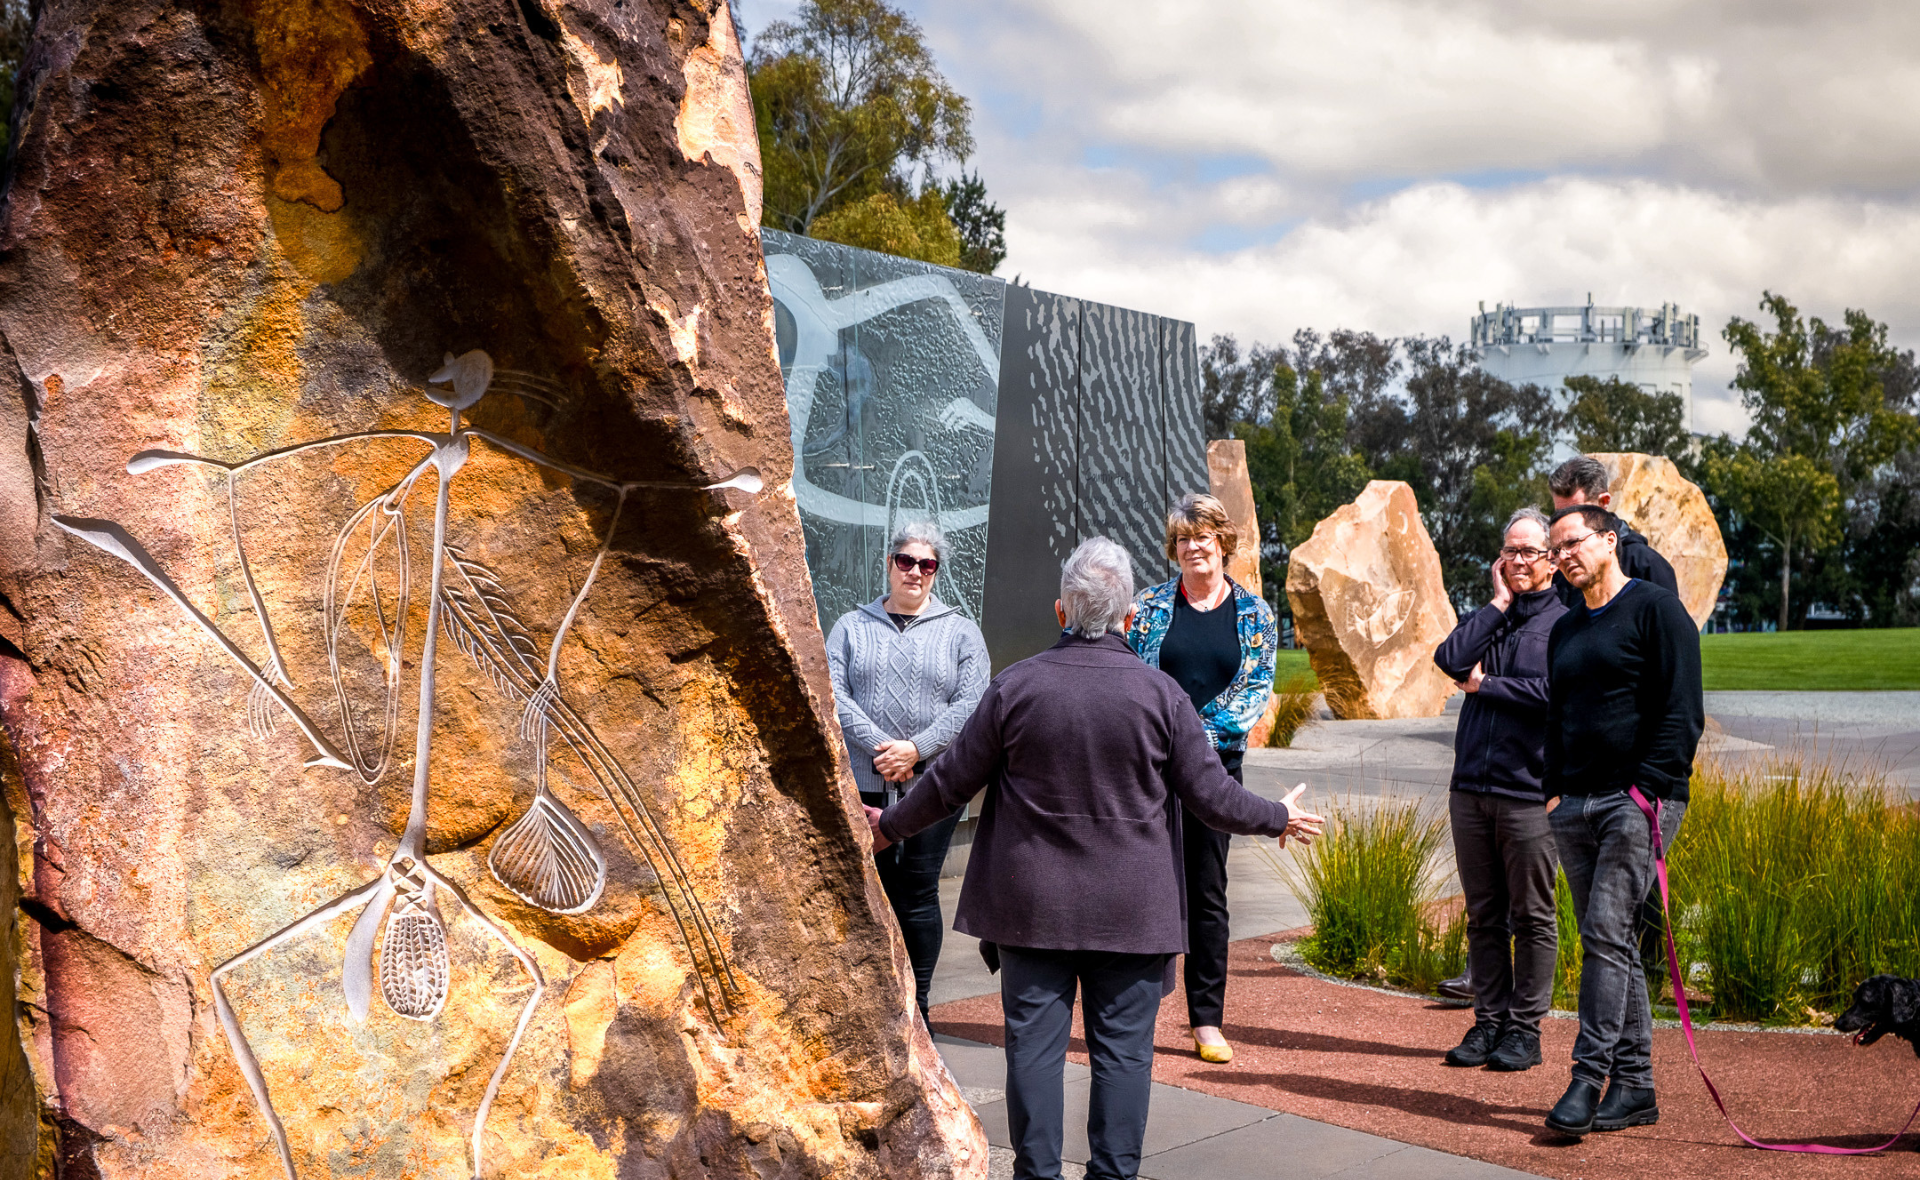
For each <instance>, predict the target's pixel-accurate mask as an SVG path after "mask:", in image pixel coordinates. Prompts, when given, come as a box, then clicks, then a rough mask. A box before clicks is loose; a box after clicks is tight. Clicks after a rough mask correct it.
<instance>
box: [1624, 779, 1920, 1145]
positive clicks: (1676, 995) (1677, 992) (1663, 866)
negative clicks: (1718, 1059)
mask: <svg viewBox="0 0 1920 1180" xmlns="http://www.w3.org/2000/svg"><path fill="white" fill-rule="evenodd" d="M1627 794H1629V795H1631V796H1632V797H1633V801H1634V803H1635V805H1637V806H1638V807H1639V808H1640V810H1641V811H1643V812H1645V813H1646V816H1647V823H1648V825H1649V826H1650V827H1651V828H1652V830H1653V871H1654V874H1655V876H1657V877H1658V878H1659V879H1660V909H1661V910H1662V912H1663V913H1664V914H1665V915H1666V919H1667V970H1668V972H1669V973H1671V974H1672V976H1673V1003H1674V1007H1676V1008H1678V1009H1679V1010H1680V1028H1681V1031H1683V1032H1685V1033H1686V1034H1687V1052H1688V1053H1690V1054H1692V1055H1693V1068H1695V1069H1697V1070H1699V1071H1700V1080H1701V1081H1703V1082H1705V1083H1706V1084H1707V1093H1709V1094H1711V1095H1713V1104H1714V1105H1715V1106H1717V1107H1719V1108H1720V1117H1721V1118H1723V1119H1725V1120H1727V1126H1729V1127H1732V1128H1733V1133H1734V1134H1736V1135H1738V1136H1740V1138H1742V1139H1744V1140H1745V1141H1746V1143H1747V1146H1749V1147H1758V1148H1760V1149H1761V1150H1762V1151H1797V1152H1803V1153H1811V1154H1815V1155H1872V1154H1873V1153H1874V1152H1876V1151H1885V1150H1886V1149H1887V1148H1889V1147H1892V1146H1893V1145H1894V1144H1895V1143H1898V1142H1899V1141H1900V1137H1901V1136H1902V1135H1905V1134H1906V1133H1907V1128H1908V1127H1911V1126H1913V1120H1914V1119H1916V1118H1920V1105H1916V1106H1915V1107H1914V1108H1913V1113H1912V1114H1910V1115H1908V1116H1907V1121H1906V1123H1905V1124H1903V1125H1902V1126H1901V1128H1900V1129H1899V1130H1898V1131H1895V1132H1894V1133H1893V1138H1891V1139H1889V1140H1887V1141H1886V1142H1885V1143H1882V1144H1880V1145H1879V1146H1878V1147H1828V1146H1826V1145H1825V1144H1821V1143H1762V1142H1760V1141H1759V1140H1758V1139H1755V1138H1754V1137H1753V1136H1751V1135H1749V1134H1747V1133H1746V1132H1745V1131H1742V1130H1741V1129H1740V1124H1738V1123H1736V1122H1734V1121H1733V1116H1732V1115H1730V1114H1728V1113H1727V1104H1726V1103H1725V1102H1724V1101H1722V1100H1721V1098H1720V1091H1719V1090H1716V1089H1715V1088H1714V1085H1713V1079H1712V1078H1710V1077H1708V1076H1707V1067H1706V1066H1704V1065H1701V1064H1700V1047H1699V1046H1698V1045H1697V1044H1695V1043H1694V1039H1693V1017H1692V1015H1690V1014H1689V1013H1688V1011H1687V988H1686V984H1685V983H1684V982H1683V981H1682V980H1681V978H1680V955H1679V953H1678V952H1677V951H1675V950H1674V948H1673V910H1672V902H1671V900H1670V899H1669V897H1668V896H1667V841H1666V838H1665V837H1664V836H1662V835H1661V834H1660V807H1659V804H1658V803H1649V802H1647V797H1646V796H1645V795H1643V794H1641V793H1640V788H1639V787H1628V788H1627Z"/></svg>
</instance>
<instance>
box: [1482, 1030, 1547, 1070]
mask: <svg viewBox="0 0 1920 1180" xmlns="http://www.w3.org/2000/svg"><path fill="white" fill-rule="evenodd" d="M1539 1064H1540V1034H1539V1033H1535V1032H1528V1031H1527V1030H1526V1029H1524V1028H1521V1027H1520V1026H1519V1025H1512V1024H1510V1025H1508V1026H1507V1030H1506V1031H1505V1032H1503V1033H1501V1034H1500V1043H1499V1044H1497V1045H1495V1046H1494V1047H1493V1052H1491V1053H1489V1054H1487V1068H1488V1069H1497V1070H1500V1071H1502V1072H1505V1073H1519V1072H1521V1071H1522V1070H1528V1069H1532V1068H1533V1067H1534V1066H1536V1065H1539Z"/></svg>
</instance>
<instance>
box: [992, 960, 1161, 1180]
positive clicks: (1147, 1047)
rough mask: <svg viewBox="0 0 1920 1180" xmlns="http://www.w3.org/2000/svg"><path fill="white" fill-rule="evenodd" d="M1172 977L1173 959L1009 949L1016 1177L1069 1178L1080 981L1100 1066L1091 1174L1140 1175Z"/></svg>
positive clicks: (1005, 979)
mask: <svg viewBox="0 0 1920 1180" xmlns="http://www.w3.org/2000/svg"><path fill="white" fill-rule="evenodd" d="M1166 974H1167V956H1165V955H1128V954H1121V953H1119V952H1115V951H1053V950H1025V949H1021V948H1019V947H1007V946H1003V947H1001V948H1000V1008H1001V1011H1002V1012H1004V1013H1005V1015H1006V1021H1007V1130H1008V1133H1009V1134H1010V1135H1011V1136H1012V1138H1013V1151H1014V1158H1013V1176H1014V1180H1059V1178H1060V1144H1061V1139H1062V1137H1063V1136H1064V1135H1065V1133H1066V1120H1067V1114H1066V1085H1065V1073H1066V1064H1067V1041H1068V1037H1069V1035H1070V1034H1071V1032H1072V1031H1073V997H1074V990H1075V988H1076V986H1077V987H1078V989H1079V992H1080V995H1081V997H1082V998H1083V1001H1084V1003H1085V1011H1084V1015H1085V1017H1086V1031H1087V1056H1088V1058H1089V1059H1090V1064H1091V1065H1092V1067H1093V1086H1092V1090H1091V1091H1090V1093H1089V1095H1088V1102H1087V1145H1088V1150H1089V1154H1090V1155H1091V1157H1092V1158H1090V1159H1089V1160H1088V1161H1087V1180H1133V1178H1134V1177H1135V1176H1137V1175H1138V1174H1139V1172H1140V1144H1141V1142H1142V1140H1144V1139H1145V1138H1146V1133H1147V1102H1148V1099H1149V1098H1150V1097H1151V1096H1152V1092H1153V1020H1154V1017H1155V1016H1156V1015H1157V1014H1158V1013H1159V1011H1160V999H1161V995H1162V989H1163V986H1164V982H1165V980H1166Z"/></svg>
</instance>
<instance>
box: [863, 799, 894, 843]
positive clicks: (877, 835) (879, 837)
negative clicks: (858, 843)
mask: <svg viewBox="0 0 1920 1180" xmlns="http://www.w3.org/2000/svg"><path fill="white" fill-rule="evenodd" d="M860 810H862V811H864V812H866V813H867V831H869V832H872V833H873V850H874V851H875V852H883V851H885V850H886V849H888V848H891V847H893V841H891V840H889V839H887V837H886V833H884V832H882V831H881V830H880V809H879V808H878V807H869V806H867V805H866V804H865V803H862V804H861V805H860Z"/></svg>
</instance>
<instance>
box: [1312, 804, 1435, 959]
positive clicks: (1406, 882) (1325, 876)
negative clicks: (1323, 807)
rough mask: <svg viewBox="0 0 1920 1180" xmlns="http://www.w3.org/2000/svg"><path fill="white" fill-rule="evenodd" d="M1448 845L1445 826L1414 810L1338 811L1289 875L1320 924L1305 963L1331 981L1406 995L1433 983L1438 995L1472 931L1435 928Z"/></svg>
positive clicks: (1380, 807)
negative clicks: (1389, 987)
mask: <svg viewBox="0 0 1920 1180" xmlns="http://www.w3.org/2000/svg"><path fill="white" fill-rule="evenodd" d="M1446 841H1447V820H1446V817H1445V816H1444V815H1439V816H1431V817H1423V816H1422V815H1421V814H1420V807H1419V805H1418V804H1417V803H1415V802H1411V801H1405V802H1403V801H1397V800H1381V801H1379V802H1377V803H1375V804H1373V805H1367V804H1366V803H1364V802H1362V803H1358V804H1347V805H1343V806H1340V807H1336V808H1333V809H1332V814H1330V815H1329V816H1328V817H1327V825H1326V830H1325V831H1324V832H1323V833H1322V834H1321V836H1320V837H1319V838H1318V839H1317V840H1315V841H1314V842H1313V844H1312V845H1310V846H1307V847H1303V848H1300V849H1298V851H1296V852H1295V853H1294V856H1293V859H1292V863H1291V865H1289V866H1285V867H1283V868H1282V869H1281V874H1282V877H1283V879H1284V880H1285V881H1286V882H1287V885H1288V887H1289V888H1291V889H1292V890H1293V893H1294V896H1296V897H1298V898H1299V899H1300V902H1301V904H1302V905H1303V906H1305V907H1306V910H1307V914H1308V916H1309V917H1311V918H1312V920H1313V934H1312V936H1311V937H1309V938H1307V939H1305V940H1303V942H1302V943H1301V946H1300V952H1301V954H1302V956H1303V957H1304V958H1305V959H1306V961H1307V962H1308V963H1309V964H1310V965H1312V966H1313V967H1315V968H1316V969H1318V970H1321V971H1325V972H1327V973H1328V974H1331V975H1343V976H1347V977H1349V978H1355V979H1363V978H1364V979H1376V980H1382V981H1385V982H1390V983H1398V984H1402V985H1403V986H1404V985H1408V984H1410V983H1413V982H1416V981H1418V980H1426V977H1427V976H1432V979H1430V980H1426V985H1427V986H1429V987H1430V986H1431V985H1432V983H1433V982H1435V981H1437V980H1438V979H1440V978H1444V977H1445V975H1447V974H1453V973H1454V971H1456V970H1457V966H1451V965H1450V963H1449V961H1450V960H1459V959H1461V958H1462V957H1463V956H1464V952H1463V951H1462V950H1461V949H1460V948H1461V947H1462V946H1463V945H1464V925H1463V924H1461V923H1458V922H1457V921H1456V922H1454V923H1449V924H1448V925H1449V927H1455V926H1457V927H1459V931H1458V932H1456V931H1455V930H1454V929H1451V928H1449V929H1436V922H1435V920H1434V919H1433V918H1432V917H1430V916H1429V911H1430V910H1431V909H1432V908H1433V907H1432V902H1433V894H1434V891H1435V884H1436V880H1437V878H1438V875H1439V874H1438V869H1439V862H1440V857H1441V854H1442V851H1443V849H1444V848H1445V846H1446ZM1436 970H1440V971H1443V974H1440V975H1435V974H1434V972H1435V971H1436Z"/></svg>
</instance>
